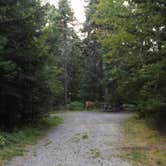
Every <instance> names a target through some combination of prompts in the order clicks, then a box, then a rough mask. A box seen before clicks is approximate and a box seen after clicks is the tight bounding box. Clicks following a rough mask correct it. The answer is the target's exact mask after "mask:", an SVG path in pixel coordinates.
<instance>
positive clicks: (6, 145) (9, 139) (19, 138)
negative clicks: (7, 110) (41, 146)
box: [0, 116, 63, 165]
mask: <svg viewBox="0 0 166 166" xmlns="http://www.w3.org/2000/svg"><path fill="white" fill-rule="evenodd" d="M62 123H63V119H62V118H60V117H57V116H55V117H48V118H44V119H42V120H41V121H40V123H38V125H35V126H28V127H24V128H20V129H15V130H14V131H13V132H11V133H9V132H0V165H1V163H3V161H4V160H9V159H11V158H12V157H14V156H17V155H22V154H23V152H24V151H25V147H26V146H27V145H32V144H34V143H36V142H37V140H38V139H39V137H41V136H43V135H44V134H45V131H46V130H48V129H49V128H51V127H55V126H58V125H60V124H62Z"/></svg>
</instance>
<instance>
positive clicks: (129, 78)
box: [93, 0, 166, 119]
mask: <svg viewBox="0 0 166 166" xmlns="http://www.w3.org/2000/svg"><path fill="white" fill-rule="evenodd" d="M165 5H166V3H165V2H164V1H160V0H157V1H146V0H145V1H124V0H121V1H110V0H101V1H100V3H99V4H98V6H97V10H96V12H95V14H94V16H93V18H94V20H95V22H96V24H98V25H100V26H101V25H102V26H101V30H100V31H99V32H98V36H99V38H98V40H99V43H101V45H102V47H103V49H104V50H105V60H106V61H107V63H108V65H109V66H110V80H111V82H110V89H111V90H112V92H113V94H114V95H115V96H118V99H117V100H119V101H121V102H123V103H129V104H134V105H135V106H136V109H137V110H139V113H140V114H141V115H142V116H153V117H156V116H159V117H160V119H161V118H162V117H164V116H165V115H164V116H163V114H165V113H164V111H163V110H164V108H165V103H166V102H165V101H166V100H165V99H166V98H165V94H166V91H165V85H164V84H165V82H166V80H165V79H164V74H165V69H164V66H165V65H164V64H165V62H166V61H165V56H164V53H165V51H164V50H165V41H164V38H163V37H164V36H165V13H164V12H163V11H164V10H165ZM111 87H113V88H111ZM110 93H111V92H110ZM110 99H111V101H112V99H113V96H110ZM115 102H117V101H115ZM157 110H158V111H157Z"/></svg>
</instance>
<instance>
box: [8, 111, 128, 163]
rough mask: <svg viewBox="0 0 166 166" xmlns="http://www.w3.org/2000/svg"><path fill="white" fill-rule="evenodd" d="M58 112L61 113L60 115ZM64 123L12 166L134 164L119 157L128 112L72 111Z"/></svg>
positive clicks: (18, 158)
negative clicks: (123, 125) (123, 126)
mask: <svg viewBox="0 0 166 166" xmlns="http://www.w3.org/2000/svg"><path fill="white" fill-rule="evenodd" d="M56 115H57V114H56ZM58 115H60V116H63V117H64V124H63V125H60V126H59V127H57V128H53V129H51V130H50V131H49V133H48V135H47V136H46V137H45V138H43V139H42V140H41V141H39V143H38V144H37V145H35V146H33V147H31V148H29V150H28V152H26V153H25V155H24V156H21V157H17V158H16V159H14V160H13V161H11V162H10V163H8V166H130V165H131V164H129V163H128V162H127V161H123V160H122V159H121V158H120V157H118V156H119V152H120V151H119V148H118V144H119V143H120V142H121V139H122V134H121V132H120V124H121V122H122V121H123V120H125V119H126V118H128V117H130V116H131V114H127V113H102V112H69V113H63V114H58Z"/></svg>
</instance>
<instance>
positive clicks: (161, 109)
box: [0, 0, 166, 129]
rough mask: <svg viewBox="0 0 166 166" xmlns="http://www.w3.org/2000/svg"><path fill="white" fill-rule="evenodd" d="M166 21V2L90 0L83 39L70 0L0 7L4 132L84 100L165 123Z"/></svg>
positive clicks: (6, 0)
mask: <svg viewBox="0 0 166 166" xmlns="http://www.w3.org/2000/svg"><path fill="white" fill-rule="evenodd" d="M165 22H166V2H165V0H155V1H154V0H142V1H138V0H100V1H99V0H88V5H87V6H86V22H85V23H84V25H83V28H82V29H81V30H80V31H81V32H82V33H83V34H84V38H80V37H79V35H78V34H77V33H76V32H75V28H74V27H75V26H77V20H76V18H75V17H74V13H73V11H72V9H71V7H70V3H69V2H68V0H59V3H58V7H55V6H52V5H50V4H45V3H43V2H41V1H39V0H0V127H1V128H2V129H12V128H13V127H15V126H17V125H18V126H19V125H22V124H28V123H37V122H38V120H40V119H41V118H42V117H43V116H46V115H47V114H48V112H49V111H50V110H51V109H52V108H58V107H59V106H65V107H66V109H67V108H68V106H71V105H70V104H72V103H73V102H74V103H75V105H81V104H82V105H83V104H84V103H85V102H86V101H94V102H96V103H100V102H107V103H110V104H111V105H113V106H122V107H123V109H124V110H125V109H127V110H132V111H137V112H138V113H139V115H140V116H141V117H144V118H145V117H150V118H152V119H155V120H157V122H159V123H158V124H160V123H162V122H164V120H165V119H166V111H165V107H166V56H165V53H166V52H165V50H166V49H165V47H166V41H165V38H166V27H165V26H166V25H165ZM82 105H81V106H82Z"/></svg>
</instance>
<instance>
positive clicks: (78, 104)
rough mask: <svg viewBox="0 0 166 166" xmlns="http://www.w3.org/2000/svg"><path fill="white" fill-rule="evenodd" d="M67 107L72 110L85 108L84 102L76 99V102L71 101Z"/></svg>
mask: <svg viewBox="0 0 166 166" xmlns="http://www.w3.org/2000/svg"><path fill="white" fill-rule="evenodd" d="M67 108H68V109H69V110H72V111H76V110H83V109H84V104H83V103H81V102H79V101H74V102H71V103H70V104H68V105H67Z"/></svg>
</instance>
